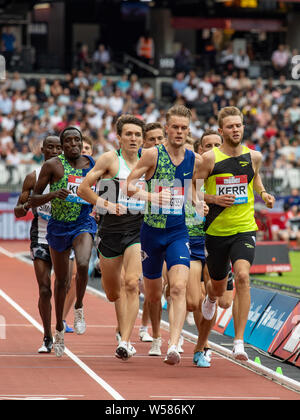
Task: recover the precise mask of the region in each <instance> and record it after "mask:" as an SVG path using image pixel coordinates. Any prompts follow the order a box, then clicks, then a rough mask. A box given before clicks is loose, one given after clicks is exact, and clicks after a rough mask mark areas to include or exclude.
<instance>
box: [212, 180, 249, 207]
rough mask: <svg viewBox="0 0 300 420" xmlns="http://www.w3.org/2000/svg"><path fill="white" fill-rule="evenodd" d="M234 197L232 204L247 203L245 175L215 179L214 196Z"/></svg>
mask: <svg viewBox="0 0 300 420" xmlns="http://www.w3.org/2000/svg"><path fill="white" fill-rule="evenodd" d="M224 194H232V195H235V201H234V204H244V203H248V177H247V175H237V176H218V177H216V195H224Z"/></svg>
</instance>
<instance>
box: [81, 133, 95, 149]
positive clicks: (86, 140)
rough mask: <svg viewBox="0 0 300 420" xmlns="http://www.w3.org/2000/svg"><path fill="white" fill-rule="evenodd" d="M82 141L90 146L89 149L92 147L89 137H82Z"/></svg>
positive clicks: (92, 142) (91, 140)
mask: <svg viewBox="0 0 300 420" xmlns="http://www.w3.org/2000/svg"><path fill="white" fill-rule="evenodd" d="M82 141H83V142H85V143H87V144H89V145H90V146H91V148H93V147H94V141H93V139H92V138H91V137H89V136H83V137H82Z"/></svg>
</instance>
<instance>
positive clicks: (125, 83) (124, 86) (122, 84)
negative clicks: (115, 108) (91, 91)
mask: <svg viewBox="0 0 300 420" xmlns="http://www.w3.org/2000/svg"><path fill="white" fill-rule="evenodd" d="M116 87H117V88H119V89H120V90H121V91H122V92H123V93H126V92H127V91H128V90H129V88H130V82H129V80H128V75H127V74H126V73H123V74H122V76H121V79H119V80H118V81H117V83H116Z"/></svg>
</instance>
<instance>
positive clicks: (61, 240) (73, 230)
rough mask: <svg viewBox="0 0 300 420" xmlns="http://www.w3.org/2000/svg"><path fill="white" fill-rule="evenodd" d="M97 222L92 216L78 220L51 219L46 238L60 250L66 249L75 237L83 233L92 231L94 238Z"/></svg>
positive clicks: (52, 245) (52, 246)
mask: <svg viewBox="0 0 300 420" xmlns="http://www.w3.org/2000/svg"><path fill="white" fill-rule="evenodd" d="M96 231H97V223H96V221H95V219H94V218H93V217H91V216H88V217H86V218H84V219H83V220H82V221H78V220H77V221H76V222H60V221H57V220H54V219H50V220H49V222H48V226H47V236H46V239H47V241H48V244H49V246H50V247H51V248H53V249H55V250H56V251H58V252H63V251H66V250H67V249H69V248H71V247H72V244H73V241H74V239H75V238H76V237H77V236H79V235H81V234H82V233H90V234H91V235H92V237H93V238H94V235H95V233H96Z"/></svg>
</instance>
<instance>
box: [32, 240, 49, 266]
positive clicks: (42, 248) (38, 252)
mask: <svg viewBox="0 0 300 420" xmlns="http://www.w3.org/2000/svg"><path fill="white" fill-rule="evenodd" d="M30 255H31V259H32V261H34V260H36V259H39V260H43V261H46V262H49V263H52V261H51V255H50V250H49V246H48V245H46V244H38V243H36V242H31V244H30Z"/></svg>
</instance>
